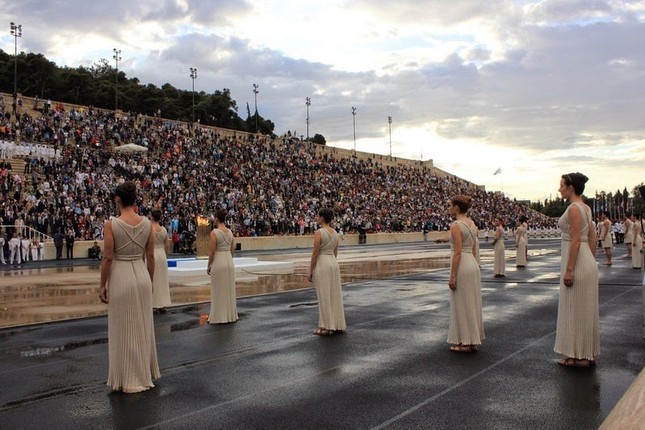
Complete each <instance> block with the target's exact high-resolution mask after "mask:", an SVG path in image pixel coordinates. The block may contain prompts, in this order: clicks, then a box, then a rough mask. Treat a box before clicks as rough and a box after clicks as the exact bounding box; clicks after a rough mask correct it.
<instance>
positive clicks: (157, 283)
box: [152, 227, 170, 309]
mask: <svg viewBox="0 0 645 430" xmlns="http://www.w3.org/2000/svg"><path fill="white" fill-rule="evenodd" d="M167 237H168V231H166V228H165V227H161V230H159V231H155V275H154V277H153V278H152V287H153V288H152V307H153V308H155V309H161V308H165V307H166V306H170V284H169V282H168V258H167V257H166V239H167Z"/></svg>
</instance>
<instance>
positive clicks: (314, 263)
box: [309, 208, 347, 336]
mask: <svg viewBox="0 0 645 430" xmlns="http://www.w3.org/2000/svg"><path fill="white" fill-rule="evenodd" d="M333 216H334V213H333V211H332V210H331V209H329V208H323V209H321V210H320V211H319V213H318V224H320V225H321V226H322V227H321V228H320V229H318V230H317V231H316V233H315V234H314V249H313V251H312V253H311V264H310V266H309V281H310V282H313V283H314V287H315V288H316V296H317V298H318V312H319V314H318V327H317V328H316V329H315V330H314V332H313V333H314V334H316V335H319V336H328V335H331V334H334V333H343V332H344V331H345V329H346V328H347V324H346V323H345V310H344V308H343V292H342V289H341V281H340V266H339V265H338V261H336V256H337V255H338V239H339V236H338V233H336V231H335V230H334V229H333V228H331V227H330V226H329V224H330V223H331V221H332V219H333Z"/></svg>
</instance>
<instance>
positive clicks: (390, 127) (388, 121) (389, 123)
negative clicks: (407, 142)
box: [387, 116, 392, 158]
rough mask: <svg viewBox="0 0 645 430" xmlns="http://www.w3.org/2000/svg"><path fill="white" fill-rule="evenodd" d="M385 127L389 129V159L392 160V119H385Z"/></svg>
mask: <svg viewBox="0 0 645 430" xmlns="http://www.w3.org/2000/svg"><path fill="white" fill-rule="evenodd" d="M387 125H388V127H389V129H390V158H392V117H391V116H388V117H387Z"/></svg>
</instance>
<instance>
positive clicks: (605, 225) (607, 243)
mask: <svg viewBox="0 0 645 430" xmlns="http://www.w3.org/2000/svg"><path fill="white" fill-rule="evenodd" d="M605 232H607V234H605ZM603 236H604V237H605V238H604V239H603ZM598 237H599V239H600V241H601V242H602V247H603V248H613V247H614V245H613V243H612V241H611V223H609V222H604V221H603V222H602V223H601V224H600V235H599V236H598Z"/></svg>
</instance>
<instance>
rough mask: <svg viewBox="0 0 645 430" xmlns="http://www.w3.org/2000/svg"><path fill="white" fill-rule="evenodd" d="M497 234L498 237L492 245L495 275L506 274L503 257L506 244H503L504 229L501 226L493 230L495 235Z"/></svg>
mask: <svg viewBox="0 0 645 430" xmlns="http://www.w3.org/2000/svg"><path fill="white" fill-rule="evenodd" d="M498 234H499V239H497V242H495V247H494V251H495V254H494V259H493V273H494V274H495V275H506V260H505V259H504V253H505V252H506V246H505V245H504V229H503V228H502V227H501V226H499V227H497V229H496V230H495V235H498Z"/></svg>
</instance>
